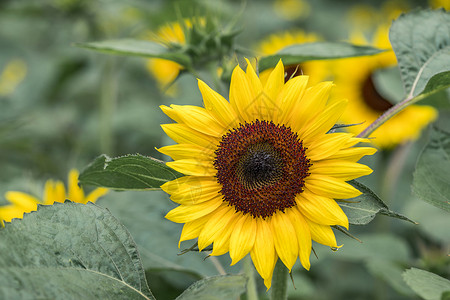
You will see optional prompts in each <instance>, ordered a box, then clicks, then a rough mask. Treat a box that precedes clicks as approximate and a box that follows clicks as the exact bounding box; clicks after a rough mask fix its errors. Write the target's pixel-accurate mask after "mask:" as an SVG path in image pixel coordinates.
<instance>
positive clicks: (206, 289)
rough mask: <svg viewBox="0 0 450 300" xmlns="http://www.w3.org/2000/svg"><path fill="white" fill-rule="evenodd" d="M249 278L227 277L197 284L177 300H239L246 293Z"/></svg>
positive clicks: (211, 278)
mask: <svg viewBox="0 0 450 300" xmlns="http://www.w3.org/2000/svg"><path fill="white" fill-rule="evenodd" d="M246 285H247V278H245V277H244V276H242V275H225V276H215V277H210V278H206V279H203V280H200V281H197V282H195V283H194V284H193V285H191V286H190V287H189V288H188V289H187V290H185V291H184V292H183V294H181V295H180V296H179V297H177V300H198V299H211V300H213V299H217V300H221V299H238V298H239V295H241V294H242V293H244V292H245V290H246Z"/></svg>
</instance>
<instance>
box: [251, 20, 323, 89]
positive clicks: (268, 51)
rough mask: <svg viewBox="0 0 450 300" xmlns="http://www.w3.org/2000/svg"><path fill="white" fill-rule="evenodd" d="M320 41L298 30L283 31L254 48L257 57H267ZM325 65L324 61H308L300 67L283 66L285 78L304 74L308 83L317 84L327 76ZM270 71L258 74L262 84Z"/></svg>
mask: <svg viewBox="0 0 450 300" xmlns="http://www.w3.org/2000/svg"><path fill="white" fill-rule="evenodd" d="M320 40H321V37H320V36H319V35H317V34H314V33H306V32H305V31H303V30H300V29H296V30H289V31H283V32H278V33H275V34H272V35H269V36H268V37H267V38H265V39H264V40H262V41H261V42H260V43H259V44H258V45H257V46H256V47H255V51H256V53H257V54H258V55H259V56H268V55H273V54H276V53H277V52H279V51H280V50H282V49H284V48H286V47H289V46H292V45H296V44H304V43H312V42H317V41H320ZM326 65H327V62H325V61H310V62H303V63H301V64H300V65H288V66H285V77H286V79H289V78H290V77H291V76H298V75H302V74H305V75H308V76H309V78H310V79H309V80H310V83H318V82H320V81H322V80H324V79H325V77H326V76H327V75H328V71H327V67H326ZM272 71H273V68H271V69H267V70H264V71H262V72H261V73H260V78H261V81H262V82H263V83H264V82H266V81H267V78H268V77H269V74H270V73H271V72H272Z"/></svg>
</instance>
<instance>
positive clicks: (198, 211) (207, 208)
mask: <svg viewBox="0 0 450 300" xmlns="http://www.w3.org/2000/svg"><path fill="white" fill-rule="evenodd" d="M222 202H223V201H222V197H216V198H213V199H211V200H209V201H205V202H202V203H199V204H194V205H180V206H178V207H176V208H174V209H172V210H171V211H169V212H168V213H167V215H166V219H169V220H170V221H172V222H175V223H187V222H192V221H194V220H196V219H198V218H201V217H203V216H204V215H207V214H209V213H211V212H213V211H214V210H216V209H217V208H218V207H219V206H220V205H221V204H222Z"/></svg>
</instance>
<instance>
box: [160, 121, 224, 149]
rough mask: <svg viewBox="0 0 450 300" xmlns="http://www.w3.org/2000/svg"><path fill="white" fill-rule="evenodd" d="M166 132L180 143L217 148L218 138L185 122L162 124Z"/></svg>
mask: <svg viewBox="0 0 450 300" xmlns="http://www.w3.org/2000/svg"><path fill="white" fill-rule="evenodd" d="M161 127H162V129H163V130H164V132H165V133H166V134H167V135H168V136H169V137H170V138H171V139H172V140H174V141H175V142H177V143H178V144H194V145H199V146H201V147H204V148H209V149H216V145H217V142H218V141H217V139H216V138H213V137H211V136H209V135H206V134H203V133H201V132H198V131H197V130H194V129H191V128H189V127H188V126H186V125H184V124H164V125H161Z"/></svg>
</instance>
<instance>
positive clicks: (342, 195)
mask: <svg viewBox="0 0 450 300" xmlns="http://www.w3.org/2000/svg"><path fill="white" fill-rule="evenodd" d="M305 188H306V189H308V190H310V191H311V192H313V193H315V194H318V195H320V196H324V197H330V198H334V199H348V198H353V197H357V196H359V195H361V192H360V191H359V190H357V189H356V188H354V187H353V186H351V185H350V184H348V183H346V182H345V181H344V180H341V179H337V178H333V177H330V176H324V175H316V174H311V175H309V176H308V177H307V178H306V179H305Z"/></svg>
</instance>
